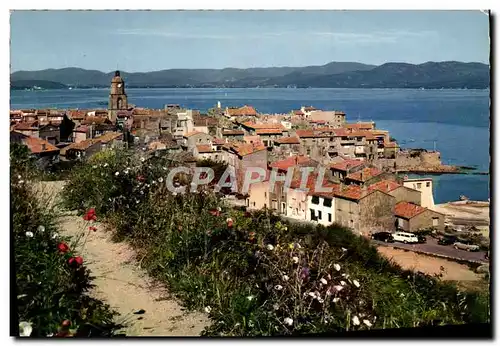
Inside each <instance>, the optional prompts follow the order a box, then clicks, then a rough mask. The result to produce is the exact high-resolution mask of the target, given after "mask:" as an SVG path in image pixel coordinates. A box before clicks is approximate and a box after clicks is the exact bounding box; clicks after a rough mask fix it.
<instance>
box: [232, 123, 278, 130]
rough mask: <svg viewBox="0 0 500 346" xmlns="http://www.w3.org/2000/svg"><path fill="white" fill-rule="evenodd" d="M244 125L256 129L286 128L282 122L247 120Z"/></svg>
mask: <svg viewBox="0 0 500 346" xmlns="http://www.w3.org/2000/svg"><path fill="white" fill-rule="evenodd" d="M242 125H243V126H246V127H249V128H251V129H254V130H259V129H280V130H284V129H285V128H284V127H283V125H281V124H276V123H260V124H257V123H254V122H251V121H247V122H245V123H242Z"/></svg>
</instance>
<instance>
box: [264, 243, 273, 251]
mask: <svg viewBox="0 0 500 346" xmlns="http://www.w3.org/2000/svg"><path fill="white" fill-rule="evenodd" d="M266 248H267V249H268V250H270V251H273V250H274V246H272V245H271V244H267V246H266Z"/></svg>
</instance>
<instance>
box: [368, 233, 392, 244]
mask: <svg viewBox="0 0 500 346" xmlns="http://www.w3.org/2000/svg"><path fill="white" fill-rule="evenodd" d="M372 239H373V240H380V241H385V242H386V243H393V242H394V238H393V237H392V233H390V232H378V233H374V234H372Z"/></svg>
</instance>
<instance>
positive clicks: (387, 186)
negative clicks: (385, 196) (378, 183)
mask: <svg viewBox="0 0 500 346" xmlns="http://www.w3.org/2000/svg"><path fill="white" fill-rule="evenodd" d="M387 191H389V183H387Z"/></svg>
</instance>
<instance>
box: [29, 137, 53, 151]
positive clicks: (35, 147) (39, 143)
mask: <svg viewBox="0 0 500 346" xmlns="http://www.w3.org/2000/svg"><path fill="white" fill-rule="evenodd" d="M23 142H24V143H25V144H26V145H27V146H28V148H29V149H30V151H31V152H32V153H33V154H40V153H47V152H52V151H53V152H56V151H57V152H58V151H59V149H58V148H57V147H55V146H54V145H52V144H50V143H49V142H47V141H46V140H43V139H41V138H35V137H27V138H25V139H24V140H23Z"/></svg>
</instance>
